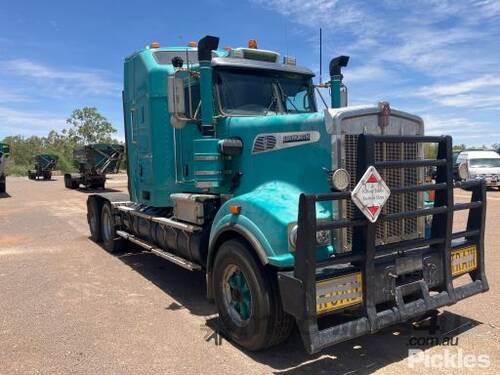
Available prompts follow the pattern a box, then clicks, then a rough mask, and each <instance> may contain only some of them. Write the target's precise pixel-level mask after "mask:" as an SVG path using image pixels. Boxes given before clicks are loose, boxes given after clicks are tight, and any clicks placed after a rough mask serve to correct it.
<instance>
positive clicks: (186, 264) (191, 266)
mask: <svg viewBox="0 0 500 375" xmlns="http://www.w3.org/2000/svg"><path fill="white" fill-rule="evenodd" d="M116 234H117V235H118V236H120V237H122V238H124V239H126V240H128V241H130V242H133V243H135V244H137V245H139V246H141V247H142V248H144V249H146V250H148V251H150V252H152V253H153V254H155V255H158V256H160V257H162V258H163V259H166V260H168V261H170V262H172V263H174V264H177V265H178V266H181V267H182V268H185V269H187V270H189V271H200V270H201V266H200V265H199V264H196V263H193V262H190V261H189V260H187V259H184V258H181V257H180V256H177V255H174V254H172V253H169V252H168V251H165V250H163V249H160V248H158V247H155V246H152V245H150V244H149V243H147V242H146V241H144V240H142V239H139V238H137V237H136V236H134V235H133V234H130V233H127V232H125V231H123V230H117V231H116Z"/></svg>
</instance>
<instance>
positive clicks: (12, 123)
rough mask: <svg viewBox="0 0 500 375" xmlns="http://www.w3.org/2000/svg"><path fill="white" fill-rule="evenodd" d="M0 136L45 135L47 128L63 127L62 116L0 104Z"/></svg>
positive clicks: (64, 122) (63, 120) (64, 121)
mask: <svg viewBox="0 0 500 375" xmlns="http://www.w3.org/2000/svg"><path fill="white" fill-rule="evenodd" d="M0 124H2V126H1V128H0V138H2V137H3V136H7V135H14V134H26V135H46V134H47V132H48V130H49V129H56V130H60V129H62V128H64V127H65V125H66V120H65V117H64V116H55V115H54V114H52V113H46V112H36V111H35V112H32V111H24V110H16V109H12V108H9V107H1V106H0Z"/></svg>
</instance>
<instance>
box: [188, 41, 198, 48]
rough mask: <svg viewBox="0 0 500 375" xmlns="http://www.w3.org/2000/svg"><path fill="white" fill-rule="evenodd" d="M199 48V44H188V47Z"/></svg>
mask: <svg viewBox="0 0 500 375" xmlns="http://www.w3.org/2000/svg"><path fill="white" fill-rule="evenodd" d="M197 46H198V43H197V42H193V41H191V42H189V43H188V47H193V48H194V47H197Z"/></svg>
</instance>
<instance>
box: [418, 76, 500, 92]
mask: <svg viewBox="0 0 500 375" xmlns="http://www.w3.org/2000/svg"><path fill="white" fill-rule="evenodd" d="M489 87H500V76H499V75H493V74H484V75H482V76H480V77H478V78H475V79H471V80H467V81H462V82H455V83H443V84H435V85H432V86H424V87H423V88H422V89H421V90H420V91H421V92H422V93H423V94H424V93H425V94H430V95H439V96H447V95H458V94H465V93H468V92H471V91H475V90H478V89H485V88H489Z"/></svg>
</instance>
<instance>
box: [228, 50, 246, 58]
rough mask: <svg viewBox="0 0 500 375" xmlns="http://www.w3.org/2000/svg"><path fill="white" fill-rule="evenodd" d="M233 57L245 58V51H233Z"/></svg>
mask: <svg viewBox="0 0 500 375" xmlns="http://www.w3.org/2000/svg"><path fill="white" fill-rule="evenodd" d="M230 53H231V57H237V58H239V59H242V58H243V51H242V50H241V49H233V50H231V51H230Z"/></svg>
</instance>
